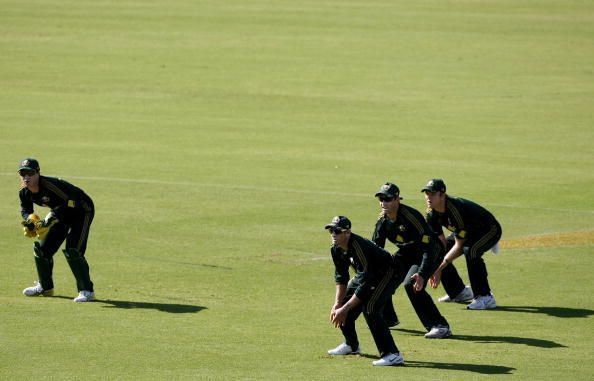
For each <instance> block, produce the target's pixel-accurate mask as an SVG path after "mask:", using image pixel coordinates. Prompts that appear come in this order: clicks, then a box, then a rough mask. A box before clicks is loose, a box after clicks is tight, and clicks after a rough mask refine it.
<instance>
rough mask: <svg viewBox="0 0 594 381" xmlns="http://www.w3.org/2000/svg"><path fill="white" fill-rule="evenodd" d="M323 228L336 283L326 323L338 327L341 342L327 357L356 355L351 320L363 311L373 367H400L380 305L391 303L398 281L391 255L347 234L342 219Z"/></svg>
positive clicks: (345, 221) (347, 227) (348, 230)
mask: <svg viewBox="0 0 594 381" xmlns="http://www.w3.org/2000/svg"><path fill="white" fill-rule="evenodd" d="M325 228H326V229H327V230H328V231H329V232H330V234H331V236H332V248H331V249H330V252H331V254H332V260H333V262H334V266H335V273H334V277H335V280H336V298H335V300H334V305H333V306H332V308H331V310H330V320H331V321H332V323H333V324H334V326H335V327H337V328H340V330H341V331H342V334H343V336H344V339H345V342H344V343H342V344H340V345H339V346H337V347H336V348H333V349H330V350H329V351H328V354H331V355H350V354H358V353H359V352H360V348H359V340H358V338H357V331H356V330H355V321H356V320H357V318H358V317H359V315H360V314H361V312H363V316H365V320H366V322H367V326H368V327H369V330H370V331H371V335H372V336H373V340H374V341H375V345H376V346H377V349H378V351H379V354H380V359H379V360H377V361H374V362H373V365H376V366H381V365H401V364H403V363H404V359H403V358H402V356H401V355H400V352H399V351H398V348H397V347H396V344H395V343H394V339H393V338H392V334H391V332H390V329H389V327H388V324H387V323H386V321H385V320H384V314H383V312H384V306H385V305H386V302H387V301H388V300H391V298H392V294H393V293H394V290H395V288H396V285H397V283H398V281H399V278H400V276H399V273H398V271H399V270H398V269H397V268H395V265H394V261H393V258H392V256H391V255H390V253H388V252H387V251H385V250H384V249H382V248H380V247H378V246H376V245H375V244H374V243H373V242H371V241H369V240H367V239H365V238H363V237H361V236H359V235H356V234H354V233H351V221H349V219H348V218H346V217H344V216H336V217H334V218H333V219H332V222H331V223H330V224H328V225H326V227H325ZM350 266H352V267H353V268H354V269H355V276H354V277H353V278H352V279H350V280H349V267H350Z"/></svg>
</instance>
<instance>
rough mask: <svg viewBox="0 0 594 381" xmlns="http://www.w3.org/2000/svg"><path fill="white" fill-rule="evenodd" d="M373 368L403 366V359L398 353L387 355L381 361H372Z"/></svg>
mask: <svg viewBox="0 0 594 381" xmlns="http://www.w3.org/2000/svg"><path fill="white" fill-rule="evenodd" d="M372 364H373V366H393V365H402V364H404V358H403V357H402V356H400V353H388V354H387V355H385V356H384V357H382V358H381V359H379V360H377V361H374V362H373V363H372Z"/></svg>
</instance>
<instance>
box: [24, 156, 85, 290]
mask: <svg viewBox="0 0 594 381" xmlns="http://www.w3.org/2000/svg"><path fill="white" fill-rule="evenodd" d="M18 173H19V176H20V178H21V190H20V192H19V198H20V200H21V215H22V216H23V222H22V225H23V226H24V231H25V235H26V236H28V237H37V238H38V239H39V241H35V242H34V244H33V252H34V258H35V266H36V268H37V276H38V279H39V280H38V281H37V282H36V285H35V286H32V287H27V288H25V289H24V290H23V294H25V295H26V296H52V295H53V293H54V282H53V277H52V271H53V267H54V260H53V256H54V254H55V253H56V252H57V251H58V249H59V248H60V246H61V245H62V243H63V242H64V241H66V245H65V248H64V250H63V252H64V255H65V256H66V261H67V262H68V265H69V266H70V269H71V270H72V274H74V278H75V279H76V287H77V289H78V296H77V297H76V298H74V301H75V302H89V301H91V300H93V299H94V297H95V293H94V289H93V282H91V277H90V274H89V264H88V263H87V260H86V258H85V251H86V248H87V239H88V237H89V229H90V228H91V223H92V222H93V216H94V215H95V208H94V206H93V201H92V200H91V198H90V197H89V196H88V195H87V194H86V193H85V192H83V191H82V190H81V189H80V188H77V187H75V186H74V185H72V184H70V183H68V182H66V181H64V180H62V179H59V178H54V177H47V176H42V175H41V174H40V170H39V163H38V161H37V160H35V159H32V158H27V159H25V160H23V161H22V162H21V163H20V166H19V170H18ZM33 204H36V205H39V206H44V207H47V208H49V209H50V212H49V214H48V215H47V216H46V217H45V218H44V219H39V218H38V217H37V216H36V215H35V214H34V211H33Z"/></svg>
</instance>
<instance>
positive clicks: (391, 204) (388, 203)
mask: <svg viewBox="0 0 594 381" xmlns="http://www.w3.org/2000/svg"><path fill="white" fill-rule="evenodd" d="M377 199H378V201H379V204H380V208H381V209H382V213H384V214H392V213H396V209H397V207H398V202H397V198H396V197H387V196H379V197H378V198H377Z"/></svg>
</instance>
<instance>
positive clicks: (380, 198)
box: [377, 196, 396, 202]
mask: <svg viewBox="0 0 594 381" xmlns="http://www.w3.org/2000/svg"><path fill="white" fill-rule="evenodd" d="M395 198H396V197H382V196H380V197H378V198H377V199H378V200H380V202H392V201H394V199H395Z"/></svg>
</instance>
